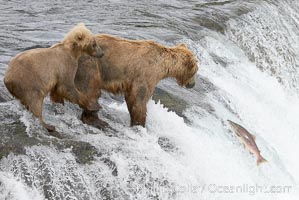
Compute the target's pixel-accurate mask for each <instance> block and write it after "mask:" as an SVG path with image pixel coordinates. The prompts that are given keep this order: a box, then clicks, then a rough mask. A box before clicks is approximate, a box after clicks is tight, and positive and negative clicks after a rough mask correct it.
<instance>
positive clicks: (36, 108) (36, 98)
mask: <svg viewBox="0 0 299 200" xmlns="http://www.w3.org/2000/svg"><path fill="white" fill-rule="evenodd" d="M43 101H44V97H43V96H41V95H40V94H35V95H32V94H31V100H30V103H29V104H28V105H27V106H26V108H27V109H28V110H29V111H30V112H32V114H33V115H34V116H35V117H36V118H38V119H39V121H40V123H41V124H42V126H43V127H45V128H46V129H47V130H48V131H49V132H53V131H55V127H54V126H51V125H49V124H46V123H45V122H44V120H43V117H42V110H43Z"/></svg>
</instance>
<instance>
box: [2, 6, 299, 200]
mask: <svg viewBox="0 0 299 200" xmlns="http://www.w3.org/2000/svg"><path fill="white" fill-rule="evenodd" d="M0 13H1V14H0V19H1V23H0V79H1V80H2V79H3V76H4V73H5V70H6V67H7V63H8V62H9V60H10V58H11V57H13V56H15V55H16V54H17V53H19V52H21V51H24V50H25V49H26V48H29V47H33V46H49V45H52V44H54V43H56V42H58V41H59V40H61V39H62V38H63V36H64V34H65V33H66V32H67V31H68V30H69V29H70V28H71V27H72V26H73V25H75V24H76V23H78V22H84V23H85V24H86V25H87V27H88V28H90V29H91V30H92V31H93V33H108V34H113V35H117V36H121V37H125V38H130V39H152V40H155V41H158V42H160V43H162V44H164V45H169V46H171V45H176V44H178V43H181V42H184V43H186V44H187V45H188V47H189V48H190V49H191V50H192V51H193V52H194V53H195V54H196V57H197V59H198V61H199V71H198V76H197V80H196V83H197V84H196V86H195V87H194V88H193V89H190V90H187V89H185V88H181V87H179V86H178V85H177V83H176V82H175V81H174V80H164V81H162V82H161V83H160V84H159V85H158V88H159V89H160V90H161V91H164V92H165V91H166V92H168V93H169V95H171V96H172V97H174V100H173V101H174V102H175V105H174V109H173V110H175V111H176V112H174V111H171V110H169V109H168V108H167V107H165V106H164V105H163V101H162V98H163V97H164V96H163V95H161V94H159V93H158V94H157V97H158V98H161V102H155V101H154V100H151V101H150V102H149V103H148V115H147V125H146V128H141V127H134V128H131V127H129V120H130V118H129V114H128V111H127V108H126V105H125V103H124V102H123V99H122V98H119V97H114V96H111V95H109V94H107V93H104V95H103V97H102V98H101V99H100V100H99V101H100V104H101V105H102V106H103V109H102V110H101V111H100V112H99V116H100V117H101V118H103V119H104V120H105V121H107V122H108V123H109V124H110V125H111V126H112V127H113V128H114V129H115V130H117V131H116V132H111V131H105V132H103V131H100V130H97V129H94V128H92V127H89V126H87V125H84V124H82V122H81V121H80V120H79V118H80V114H81V110H80V108H79V107H78V106H76V105H72V104H70V103H67V104H66V105H65V106H60V105H53V104H51V103H50V100H49V99H48V98H47V99H46V100H45V105H44V111H43V114H44V118H45V120H46V121H47V122H49V123H50V124H53V125H55V126H56V127H57V129H58V131H59V132H60V133H62V134H63V136H64V137H63V139H56V138H53V137H51V136H48V133H47V132H46V131H45V130H44V129H43V128H42V127H41V126H40V124H39V122H38V121H37V120H36V119H35V118H34V117H33V116H32V115H31V114H30V113H28V112H27V111H25V109H24V108H23V107H22V106H21V105H20V104H19V103H18V101H16V100H10V97H9V94H8V92H7V91H6V89H5V87H4V85H3V82H0V102H1V101H2V99H3V102H2V103H0V133H2V136H1V139H0V141H1V142H0V145H1V146H0V150H1V152H0V155H1V156H2V155H5V156H3V157H2V159H1V160H0V191H1V192H0V200H2V199H13V200H24V199H25V200H26V199H34V200H41V199H84V200H85V199H196V200H198V199H203V200H205V199H211V200H214V199H223V200H226V199H236V200H240V199H261V200H265V199H278V200H280V199H288V200H289V199H297V198H298V195H299V170H298V169H299V161H298V155H297V153H298V152H299V145H298V142H299V136H298V131H297V130H299V123H298V119H299V96H298V85H299V82H298V81H299V74H298V73H299V70H298V66H299V60H298V58H299V55H298V52H299V43H298V41H299V40H298V39H299V38H298V37H299V14H298V13H299V4H298V3H297V2H296V1H293V0H286V1H274V0H273V1H272V0H267V1H246V2H244V1H241V0H239V1H237V0H232V1H191V0H190V1H174V0H171V1H167V2H165V1H155V2H150V1H145V0H144V1H117V0H112V1H102V2H101V1H100V2H93V1H89V2H85V1H76V2H74V1H69V0H67V1H53V2H47V1H44V0H41V1H36V2H34V1H30V2H29V1H1V0H0ZM159 95H160V96H159ZM4 100H9V101H4ZM227 120H232V121H234V122H236V123H239V124H241V125H242V126H244V127H245V128H246V129H247V130H249V131H250V132H251V133H252V134H254V135H256V143H257V145H258V147H259V149H260V150H261V154H262V155H263V156H264V157H265V158H266V159H267V160H268V162H267V163H263V164H261V165H260V166H259V167H257V166H256V159H255V158H254V156H253V155H251V154H249V152H248V151H247V150H246V149H245V148H244V147H243V146H242V145H241V144H240V143H239V142H238V140H237V138H236V137H235V136H234V135H233V133H232V131H231V130H230V127H229V125H228V123H227ZM7 143H10V144H11V145H7ZM21 147H24V148H21Z"/></svg>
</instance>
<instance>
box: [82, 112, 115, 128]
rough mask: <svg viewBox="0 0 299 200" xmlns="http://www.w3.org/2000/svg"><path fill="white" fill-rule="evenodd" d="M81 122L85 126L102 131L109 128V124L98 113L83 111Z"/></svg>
mask: <svg viewBox="0 0 299 200" xmlns="http://www.w3.org/2000/svg"><path fill="white" fill-rule="evenodd" d="M81 121H82V122H83V123H84V124H88V125H90V126H93V127H95V128H98V129H100V130H105V129H106V128H108V127H109V124H108V123H107V122H105V121H103V120H101V119H100V118H99V117H98V112H97V111H88V110H83V112H82V115H81Z"/></svg>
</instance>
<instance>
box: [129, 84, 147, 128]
mask: <svg viewBox="0 0 299 200" xmlns="http://www.w3.org/2000/svg"><path fill="white" fill-rule="evenodd" d="M148 96H149V95H148V94H147V89H146V87H145V86H141V87H138V88H137V89H132V90H131V91H130V92H128V93H127V94H126V95H125V99H126V103H127V107H128V110H129V113H130V117H131V126H138V125H140V126H143V127H145V121H146V112H147V108H146V104H147V102H148V99H149V97H148Z"/></svg>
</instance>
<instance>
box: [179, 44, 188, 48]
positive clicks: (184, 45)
mask: <svg viewBox="0 0 299 200" xmlns="http://www.w3.org/2000/svg"><path fill="white" fill-rule="evenodd" d="M179 46H180V47H186V48H187V45H186V44H185V43H180V44H179Z"/></svg>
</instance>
